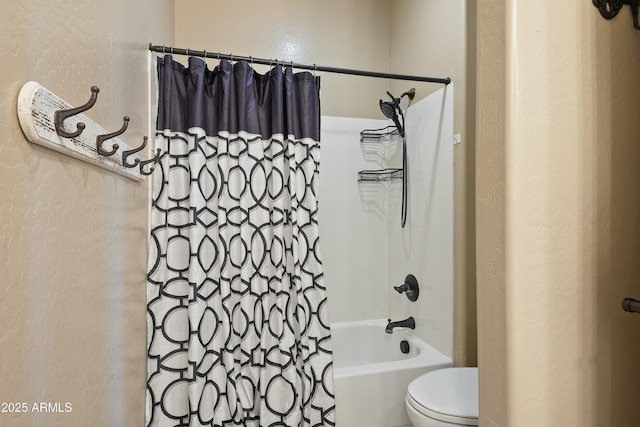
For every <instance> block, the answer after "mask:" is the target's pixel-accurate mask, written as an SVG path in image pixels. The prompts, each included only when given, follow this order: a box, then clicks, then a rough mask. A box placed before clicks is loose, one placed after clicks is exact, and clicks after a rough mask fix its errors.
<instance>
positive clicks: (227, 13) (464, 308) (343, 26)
mask: <svg viewBox="0 0 640 427" xmlns="http://www.w3.org/2000/svg"><path fill="white" fill-rule="evenodd" d="M466 3H467V2H466V1H464V0H455V1H445V2H443V1H437V0H428V1H424V0H393V1H390V0H349V1H343V0H330V1H323V2H300V1H295V0H278V1H276V2H272V3H269V4H268V5H266V4H265V3H264V2H258V1H257V0H254V1H247V2H236V3H231V2H226V1H221V0H196V1H191V2H189V4H188V6H187V5H186V4H185V3H184V2H176V46H178V47H185V48H186V47H188V48H192V49H206V50H208V51H221V52H226V53H235V54H238V55H243V56H256V57H266V58H268V57H273V58H278V59H284V60H293V61H295V62H302V63H317V64H321V65H330V66H337V67H345V68H355V69H361V70H371V71H383V72H393V73H400V74H415V75H426V76H433V77H446V76H449V77H451V78H452V79H453V80H454V81H455V82H456V99H455V113H454V116H455V123H454V132H455V133H460V134H461V136H462V140H463V143H462V144H460V145H458V146H456V149H455V170H456V172H455V174H456V176H455V197H456V218H455V220H456V236H455V258H456V271H455V275H456V282H457V283H456V340H455V342H456V346H455V347H456V348H455V355H454V356H455V361H456V363H457V364H461V365H465V364H471V365H474V364H475V363H476V332H475V331H476V324H475V317H476V316H475V251H474V248H475V234H474V230H475V226H474V217H475V208H474V197H473V189H474V181H473V179H474V173H473V170H474V157H475V149H474V146H475V141H474V139H475V135H474V133H475V125H474V123H475V122H474V119H475V115H474V113H473V111H472V110H471V111H470V110H469V109H470V108H471V109H472V108H473V103H474V99H475V98H474V97H475V86H474V84H473V81H474V77H473V69H474V66H475V42H474V38H475V2H469V3H471V4H470V5H469V6H468V7H467V5H466ZM212 16H222V17H225V18H226V19H225V18H223V19H220V20H217V21H216V22H215V25H212V21H211V17H212ZM240 20H242V26H240V25H239V22H240ZM265 22H266V23H267V24H265ZM208 62H209V64H210V66H211V67H213V66H215V60H214V61H212V60H208ZM256 68H257V69H260V67H259V66H256ZM319 75H320V76H321V78H322V89H321V90H322V114H323V115H329V116H345V117H364V118H384V117H383V116H382V114H381V113H380V109H379V107H378V100H379V99H380V98H386V95H385V91H387V90H391V91H392V92H393V93H395V94H396V95H399V94H400V93H401V92H403V91H404V90H406V89H408V88H410V87H415V88H416V89H417V96H416V101H417V100H419V99H422V98H424V97H425V96H427V95H429V94H430V93H432V92H433V91H435V90H437V89H440V88H441V87H442V86H441V85H438V84H423V83H414V82H404V81H388V80H384V79H374V78H365V77H355V76H345V75H337V74H328V73H319Z"/></svg>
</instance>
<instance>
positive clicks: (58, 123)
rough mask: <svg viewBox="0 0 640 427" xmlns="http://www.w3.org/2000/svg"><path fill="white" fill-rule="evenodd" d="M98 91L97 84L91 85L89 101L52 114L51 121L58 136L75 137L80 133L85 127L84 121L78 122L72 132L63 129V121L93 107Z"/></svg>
mask: <svg viewBox="0 0 640 427" xmlns="http://www.w3.org/2000/svg"><path fill="white" fill-rule="evenodd" d="M98 92H100V89H99V88H98V86H91V98H89V101H88V102H87V103H86V104H84V105H82V106H80V107H76V108H71V109H69V110H58V111H56V112H55V113H54V114H53V122H54V123H55V127H56V133H57V134H58V135H59V136H61V137H63V138H75V137H76V136H79V135H80V134H81V133H82V131H83V130H84V128H85V124H84V123H82V122H80V123H78V124H77V125H76V130H75V131H74V132H67V131H65V130H64V129H63V122H64V121H65V120H67V119H68V118H69V117H71V116H75V115H76V114H80V113H82V112H84V111H87V110H88V109H90V108H91V107H93V105H94V104H95V103H96V100H97V99H98Z"/></svg>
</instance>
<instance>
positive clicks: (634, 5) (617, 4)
mask: <svg viewBox="0 0 640 427" xmlns="http://www.w3.org/2000/svg"><path fill="white" fill-rule="evenodd" d="M591 1H592V2H593V5H594V6H595V7H597V8H598V10H599V11H600V15H602V17H603V18H604V19H613V18H615V17H616V15H617V14H618V12H620V9H622V6H624V5H625V4H626V5H628V6H630V7H631V16H632V17H633V26H634V27H635V29H636V30H640V22H639V21H638V8H639V7H640V0H591Z"/></svg>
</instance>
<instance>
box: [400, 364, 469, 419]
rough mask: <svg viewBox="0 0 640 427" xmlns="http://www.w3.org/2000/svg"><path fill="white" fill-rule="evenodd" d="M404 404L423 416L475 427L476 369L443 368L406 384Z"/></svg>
mask: <svg viewBox="0 0 640 427" xmlns="http://www.w3.org/2000/svg"><path fill="white" fill-rule="evenodd" d="M407 403H408V404H409V405H411V407H412V408H413V409H415V410H416V411H418V412H419V413H421V414H423V415H424V416H427V417H430V418H433V419H436V420H439V421H443V422H447V423H452V424H460V425H472V426H477V425H478V368H445V369H438V370H436V371H431V372H428V373H426V374H424V375H422V376H420V377H418V378H416V379H415V380H413V381H412V382H411V384H409V388H408V390H407Z"/></svg>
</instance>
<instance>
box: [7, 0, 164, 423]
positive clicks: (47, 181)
mask: <svg viewBox="0 0 640 427" xmlns="http://www.w3.org/2000/svg"><path fill="white" fill-rule="evenodd" d="M0 20H1V21H2V28H3V30H2V32H0V53H1V54H2V58H3V63H2V80H1V82H0V99H2V101H1V102H0V133H1V134H2V135H3V138H2V139H1V140H0V153H1V155H0V199H1V200H2V204H1V207H0V224H1V225H0V242H2V245H1V247H0V251H1V253H2V254H1V255H0V277H1V278H2V280H1V281H0V293H1V295H2V297H0V325H1V327H0V347H1V348H2V350H1V358H0V401H1V402H25V403H27V404H28V413H26V414H11V413H3V412H0V425H2V426H26V425H33V426H36V425H38V426H45V425H46V426H89V425H90V426H116V425H119V426H135V425H142V424H143V420H144V396H145V374H144V372H145V337H146V333H145V327H146V324H145V272H146V243H145V242H146V204H147V197H146V185H145V184H144V183H141V184H139V183H134V182H133V181H131V180H128V179H126V178H124V177H122V176H120V175H116V174H114V173H110V172H107V171H105V170H103V169H100V168H96V167H94V166H91V165H89V164H87V163H83V162H80V161H78V160H75V159H72V158H70V157H66V156H63V155H61V154H58V153H55V152H53V151H50V150H47V149H45V148H41V147H39V146H36V145H33V144H30V143H28V142H27V141H26V139H25V138H24V136H23V134H22V132H21V130H20V126H19V124H18V120H17V116H16V102H17V96H18V92H19V90H20V88H21V87H22V85H23V84H24V83H25V82H26V81H29V80H35V81H37V82H39V83H41V84H42V85H43V86H45V87H47V88H48V89H50V90H51V91H53V92H54V93H55V94H57V95H58V96H60V97H61V98H62V99H64V100H66V101H68V102H69V103H71V104H75V105H79V104H83V103H85V102H86V100H87V99H88V98H89V94H90V92H89V88H90V86H92V85H97V86H99V87H100V89H101V92H100V95H99V97H98V102H97V104H96V106H95V108H94V109H93V110H91V111H90V112H88V113H87V114H88V115H89V116H90V117H91V118H92V119H94V120H95V121H97V122H98V123H100V124H101V125H103V126H104V127H105V128H107V129H111V128H112V129H114V130H115V129H119V128H120V126H121V125H122V116H124V115H129V116H130V117H131V123H130V126H129V130H128V131H127V133H125V134H124V135H123V137H122V138H123V139H124V140H125V141H127V142H130V141H131V142H130V144H131V145H137V144H138V142H140V141H141V140H142V136H143V135H145V134H146V131H147V130H146V120H147V108H146V105H147V93H146V80H147V52H146V47H147V44H148V43H149V42H150V41H153V42H158V43H162V42H165V43H171V42H172V41H173V2H171V1H160V2H158V1H151V0H146V1H141V2H128V1H125V0H116V1H110V2H101V1H83V2H51V1H45V0H34V1H29V2H4V4H3V12H2V18H0ZM136 141H138V142H136ZM39 402H48V403H56V402H59V403H61V404H62V408H63V409H64V404H65V403H66V402H69V403H71V405H72V407H71V408H72V411H71V412H70V413H33V412H32V405H33V403H39Z"/></svg>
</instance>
